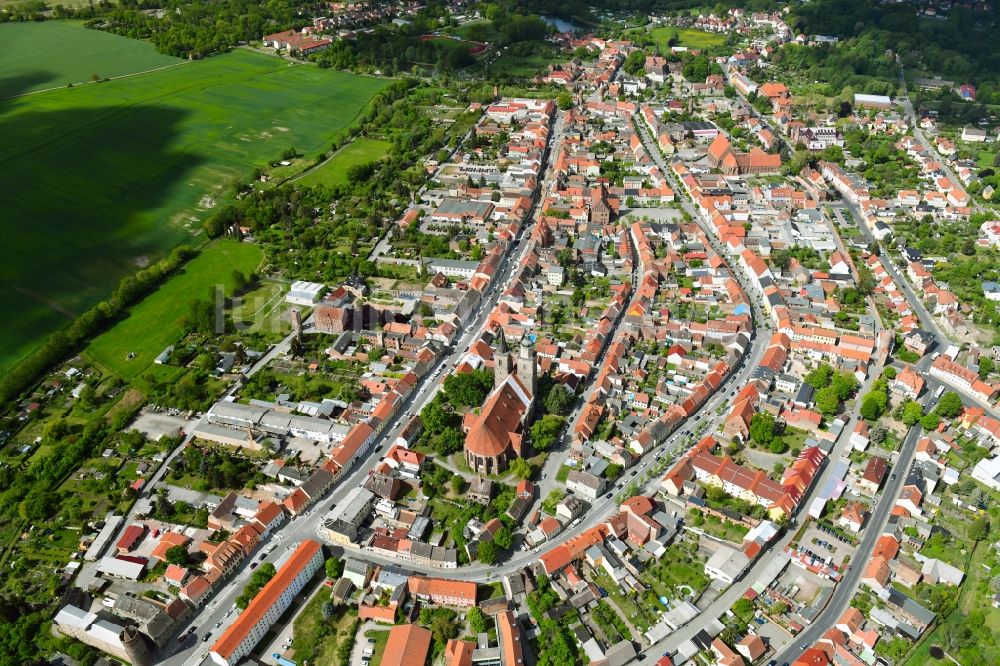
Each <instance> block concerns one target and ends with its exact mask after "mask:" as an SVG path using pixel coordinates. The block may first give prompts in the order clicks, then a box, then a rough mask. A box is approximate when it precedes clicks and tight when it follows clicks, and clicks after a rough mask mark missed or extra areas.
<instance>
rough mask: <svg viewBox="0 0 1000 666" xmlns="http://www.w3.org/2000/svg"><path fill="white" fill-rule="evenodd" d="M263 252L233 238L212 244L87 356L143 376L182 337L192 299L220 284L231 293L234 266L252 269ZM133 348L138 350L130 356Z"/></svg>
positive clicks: (100, 339) (110, 367)
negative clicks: (163, 352)
mask: <svg viewBox="0 0 1000 666" xmlns="http://www.w3.org/2000/svg"><path fill="white" fill-rule="evenodd" d="M263 256H264V254H263V252H262V251H261V249H260V247H258V246H256V245H250V244H247V243H238V242H236V241H230V240H220V241H216V242H214V243H212V244H211V245H209V246H207V247H206V248H205V250H204V251H203V252H202V253H201V254H200V255H198V256H197V257H195V258H194V259H192V260H191V261H189V262H188V263H187V265H186V266H185V267H184V268H183V269H181V272H180V273H178V274H177V275H174V276H173V277H171V278H170V279H169V280H168V281H167V282H166V284H164V285H163V286H162V287H160V288H159V289H158V290H157V291H155V292H154V293H152V294H150V295H149V296H148V297H146V298H145V299H144V300H143V301H142V302H141V303H139V304H138V305H137V306H135V307H134V308H132V310H131V312H129V314H128V316H127V317H126V318H125V319H123V320H122V321H120V322H118V323H117V324H115V325H114V326H113V327H112V328H111V329H110V330H108V331H106V332H104V333H102V334H101V335H99V336H98V337H97V338H95V339H94V341H93V342H91V343H90V345H89V346H88V347H87V349H86V351H85V352H84V354H85V356H86V357H87V358H89V359H91V360H92V361H93V362H94V363H96V364H97V365H99V366H101V367H103V368H105V369H106V370H109V371H110V372H113V373H115V374H116V375H118V376H120V377H122V378H125V379H134V378H136V377H138V376H139V375H141V374H142V373H143V372H145V371H146V369H147V368H149V367H150V365H151V364H152V363H153V359H155V358H156V356H157V355H158V354H159V353H160V352H161V351H163V350H164V348H166V347H167V345H170V344H172V343H174V342H176V341H177V338H178V336H179V335H180V333H181V321H182V320H183V319H184V317H185V315H187V313H188V309H189V307H190V303H191V301H192V300H194V299H196V298H207V297H208V294H209V290H210V289H211V288H212V287H213V286H214V285H217V284H223V285H225V289H226V293H227V294H231V293H232V289H233V280H232V273H233V270H240V271H242V272H243V273H251V272H253V271H254V270H256V269H257V267H258V266H259V265H260V262H261V260H262V259H263ZM130 353H134V354H135V357H134V358H132V359H131V360H129V359H128V355H129V354H130Z"/></svg>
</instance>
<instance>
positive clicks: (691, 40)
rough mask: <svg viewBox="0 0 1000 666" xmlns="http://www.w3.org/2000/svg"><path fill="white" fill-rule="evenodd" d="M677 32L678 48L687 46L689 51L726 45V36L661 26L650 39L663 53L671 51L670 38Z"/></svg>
mask: <svg viewBox="0 0 1000 666" xmlns="http://www.w3.org/2000/svg"><path fill="white" fill-rule="evenodd" d="M674 32H676V33H677V36H678V37H679V38H680V43H679V44H678V46H686V47H687V48H689V49H707V48H709V47H712V46H722V45H723V44H725V43H726V35H724V34H718V33H714V32H707V31H705V30H695V29H694V28H675V27H673V26H661V27H659V28H653V29H652V30H650V31H649V37H650V39H652V40H653V42H654V43H655V44H656V45H657V47H659V49H660V51H661V52H662V53H667V52H669V51H670V43H669V42H670V36H671V35H672V34H673V33H674Z"/></svg>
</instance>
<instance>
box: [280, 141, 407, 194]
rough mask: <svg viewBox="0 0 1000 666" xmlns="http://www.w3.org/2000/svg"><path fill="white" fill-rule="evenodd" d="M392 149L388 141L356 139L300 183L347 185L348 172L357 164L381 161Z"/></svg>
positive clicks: (304, 177) (330, 185) (329, 185)
mask: <svg viewBox="0 0 1000 666" xmlns="http://www.w3.org/2000/svg"><path fill="white" fill-rule="evenodd" d="M391 147H392V144H390V143H389V142H388V141H380V140H378V139H364V138H361V139H355V140H354V141H352V142H351V143H349V144H347V145H346V146H344V147H343V148H341V149H340V150H339V151H338V152H337V154H336V155H335V156H333V157H332V158H331V159H330V161H328V162H326V163H325V164H323V165H321V166H319V167H317V168H316V169H314V170H312V171H310V172H309V173H308V174H306V175H305V176H303V177H302V178H301V179H300V180H299V181H298V183H299V184H300V185H326V186H328V187H332V186H334V185H346V184H347V170H348V169H349V168H350V167H352V166H354V165H356V164H366V163H368V162H374V161H375V160H380V159H382V158H383V157H385V156H386V154H387V153H388V152H389V149H390V148H391Z"/></svg>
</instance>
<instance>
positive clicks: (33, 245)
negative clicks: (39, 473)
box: [0, 23, 387, 371]
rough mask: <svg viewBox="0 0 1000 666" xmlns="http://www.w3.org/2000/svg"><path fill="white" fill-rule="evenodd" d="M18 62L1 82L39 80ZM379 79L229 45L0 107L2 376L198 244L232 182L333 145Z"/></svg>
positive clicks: (41, 62) (380, 82)
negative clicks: (130, 278) (121, 289)
mask: <svg viewBox="0 0 1000 666" xmlns="http://www.w3.org/2000/svg"><path fill="white" fill-rule="evenodd" d="M8 27H11V26H0V28H8ZM17 27H21V26H17ZM23 27H38V28H43V29H44V28H47V27H48V24H47V23H43V24H32V25H30V26H23ZM75 29H77V30H79V31H83V32H89V31H86V29H85V28H82V27H76V28H75ZM2 32H3V31H2V29H0V34H2ZM117 39H119V38H115V40H117ZM88 57H90V56H88V55H86V54H84V55H81V59H82V60H87V58H88ZM95 57H96V56H95ZM6 63H7V58H5V64H6ZM45 66H46V64H45V59H44V58H43V59H39V60H38V62H37V63H35V65H34V67H36V68H39V69H44V68H45ZM20 67H21V69H20V71H17V70H13V69H12V68H5V74H7V73H8V72H11V73H12V76H14V77H15V78H16V77H21V78H22V84H27V83H28V82H30V81H32V80H34V79H33V78H32V77H33V74H32V72H34V71H35V70H32V69H30V68H31V67H32V65H31V63H26V62H24V61H22V62H21V66H20ZM53 67H55V65H53ZM90 68H91V67H88V69H90ZM386 84H387V82H386V81H383V80H379V79H373V78H368V77H363V76H358V75H354V74H350V73H344V72H333V71H330V70H322V69H319V68H317V67H313V66H310V65H296V64H291V63H289V62H287V61H284V60H280V59H277V58H273V57H270V56H266V55H261V54H258V53H253V52H250V51H246V50H237V51H234V52H232V53H229V54H226V55H220V56H216V57H212V58H207V59H205V60H201V61H196V62H190V63H184V64H181V65H178V66H177V67H172V68H169V69H164V70H160V71H157V72H153V73H149V74H142V75H139V76H135V77H129V78H124V79H119V80H115V81H109V82H103V83H88V84H86V85H81V86H75V87H73V88H64V89H60V90H55V91H50V92H43V93H39V94H37V95H28V96H24V97H18V98H15V99H7V100H2V101H0V136H2V137H4V139H3V141H2V142H0V178H2V182H3V187H2V188H0V210H2V211H3V212H4V215H3V217H2V219H0V232H2V234H3V238H4V242H3V243H0V282H2V283H3V284H4V286H5V287H6V289H4V290H3V291H2V292H0V317H2V318H3V319H4V320H5V321H6V322H7V325H5V326H4V327H0V371H2V370H3V368H5V367H9V366H10V365H12V364H13V363H15V362H16V361H17V360H19V359H21V358H23V357H24V356H25V355H27V354H28V353H30V351H31V350H32V349H33V348H34V347H35V346H36V345H37V344H38V343H40V342H41V341H42V340H43V339H44V338H45V337H46V336H47V335H48V334H49V333H51V332H53V331H54V330H56V329H57V328H59V327H60V326H62V325H63V324H65V323H66V322H68V321H69V320H70V319H71V318H72V317H74V316H75V315H77V314H79V313H80V312H82V311H83V310H85V309H86V308H88V307H90V306H92V305H93V304H94V303H96V302H97V301H99V300H100V299H101V298H104V297H105V296H106V295H107V294H108V293H109V292H111V290H112V289H113V288H114V287H115V285H116V284H117V282H118V281H119V280H120V279H121V278H122V277H124V276H126V275H130V274H132V273H134V272H135V271H136V270H138V269H139V268H141V267H142V266H144V265H146V264H148V263H149V262H152V261H155V260H156V259H158V258H159V257H161V256H163V255H164V254H165V253H166V252H167V251H169V250H170V249H171V248H172V247H174V246H176V245H177V244H179V243H181V242H188V241H192V240H197V236H198V234H200V228H201V222H202V221H203V220H204V219H205V218H206V217H207V216H208V215H210V214H211V212H212V209H213V208H215V207H217V206H218V205H221V204H223V203H225V199H226V197H228V196H229V192H230V191H231V184H232V182H233V181H234V179H235V178H238V177H239V178H245V177H247V176H248V175H249V174H250V172H251V171H252V170H253V169H254V168H255V167H257V166H264V165H266V164H267V163H268V162H269V161H270V160H272V159H275V158H277V157H278V156H279V155H280V154H281V153H282V152H283V151H285V150H286V149H288V148H290V147H295V148H297V149H298V150H300V151H302V152H304V153H305V154H306V155H309V156H315V155H316V154H318V153H320V152H322V151H323V150H324V149H326V148H328V146H329V145H330V143H331V141H332V139H333V138H334V137H335V136H336V135H337V134H338V133H339V132H340V131H342V130H343V129H344V128H345V127H346V126H348V125H350V124H351V123H352V122H353V121H354V120H355V118H356V117H357V116H358V114H359V113H360V112H361V110H362V109H363V108H364V106H365V104H366V103H367V102H368V100H370V99H371V97H372V96H374V95H375V94H376V93H377V92H378V91H379V90H381V89H382V88H384V87H385V85H386Z"/></svg>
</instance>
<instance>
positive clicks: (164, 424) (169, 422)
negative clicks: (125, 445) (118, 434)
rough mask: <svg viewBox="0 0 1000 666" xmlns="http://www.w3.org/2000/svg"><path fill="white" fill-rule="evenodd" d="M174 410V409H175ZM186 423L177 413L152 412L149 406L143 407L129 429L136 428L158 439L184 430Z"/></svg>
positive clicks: (147, 435) (155, 439)
mask: <svg viewBox="0 0 1000 666" xmlns="http://www.w3.org/2000/svg"><path fill="white" fill-rule="evenodd" d="M175 411H176V410H175ZM188 423H190V421H188V420H187V419H185V418H184V417H183V416H181V415H180V414H179V413H178V414H171V413H168V412H154V411H152V410H151V409H150V408H148V407H146V408H143V410H142V412H141V413H140V414H139V416H137V417H136V419H135V421H133V422H132V425H131V427H130V428H129V429H130V430H138V431H139V432H141V433H142V434H143V435H145V436H146V437H148V438H149V439H151V440H153V441H154V442H155V441H157V440H159V439H160V437H163V436H164V435H168V436H171V437H172V436H174V435H176V434H177V433H179V432H180V431H182V430H184V429H185V428H186V427H187V425H188Z"/></svg>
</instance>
